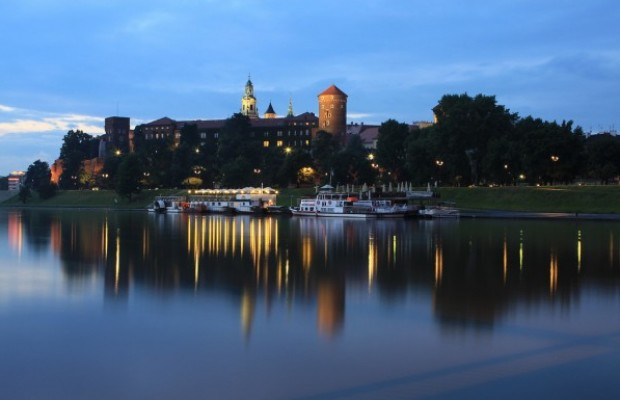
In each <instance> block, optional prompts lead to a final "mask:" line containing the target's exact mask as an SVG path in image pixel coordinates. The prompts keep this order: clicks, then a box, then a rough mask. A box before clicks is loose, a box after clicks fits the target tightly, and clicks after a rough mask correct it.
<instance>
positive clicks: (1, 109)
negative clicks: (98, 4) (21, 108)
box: [0, 104, 15, 113]
mask: <svg viewBox="0 0 620 400" xmlns="http://www.w3.org/2000/svg"><path fill="white" fill-rule="evenodd" d="M13 111H15V108H14V107H9V106H5V105H3V104H0V112H6V113H10V112H13Z"/></svg>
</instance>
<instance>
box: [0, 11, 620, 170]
mask: <svg viewBox="0 0 620 400" xmlns="http://www.w3.org/2000/svg"><path fill="white" fill-rule="evenodd" d="M619 21H620V2H619V1H617V0H563V1H562V0H493V1H491V0H467V1H463V0H434V1H428V0H427V1H419V0H357V1H356V0H351V1H335V0H313V1H311V2H310V1H302V0H226V1H224V0H175V1H169V0H148V1H147V0H105V1H102V0H54V1H51V0H2V1H1V2H0V38H1V39H0V49H1V50H2V51H1V53H0V176H5V175H8V174H9V173H10V172H11V171H14V170H26V169H27V168H28V166H29V165H30V164H31V163H33V162H34V161H36V160H42V161H46V162H48V163H50V164H51V163H52V162H53V161H54V160H55V159H56V158H57V157H58V155H59V152H60V147H61V145H62V138H63V136H64V135H65V134H66V133H67V131H68V130H70V129H82V130H83V131H85V132H87V133H90V134H92V135H95V136H96V135H100V134H102V133H103V123H104V119H105V118H106V117H108V116H114V115H120V116H125V117H130V118H131V125H132V127H133V126H135V125H136V124H140V123H145V122H149V121H153V120H155V119H158V118H161V117H164V116H167V117H170V118H172V119H177V120H187V119H224V118H228V117H230V116H231V115H232V114H233V113H235V112H238V111H239V109H240V107H241V96H242V95H243V90H244V85H245V83H246V81H247V79H248V76H250V77H251V80H252V82H253V83H254V92H255V95H256V97H257V100H258V109H259V113H262V112H264V111H265V110H266V109H267V106H268V105H269V102H270V101H271V103H272V105H273V107H274V109H275V111H276V113H278V114H279V115H285V114H286V112H287V107H288V102H289V99H291V100H292V102H293V108H294V112H295V113H296V114H299V113H302V112H306V111H309V112H314V113H317V95H318V94H319V93H320V92H322V91H323V90H324V89H326V88H327V87H329V86H330V85H332V84H335V85H336V86H338V87H339V88H340V89H341V90H343V91H344V92H345V93H347V94H348V96H349V97H348V105H347V112H348V121H349V122H357V123H361V122H364V123H367V124H380V123H382V122H384V121H386V120H388V119H395V120H397V121H399V122H406V123H411V122H414V121H430V120H432V111H431V109H432V108H433V107H434V106H435V105H436V104H437V103H438V101H439V100H440V99H441V97H442V96H443V95H445V94H462V93H467V94H469V95H471V96H475V95H477V94H484V95H488V96H495V97H496V99H497V103H498V104H500V105H503V106H505V107H506V108H508V109H509V110H510V111H511V112H516V113H518V114H519V116H521V117H526V116H533V117H535V118H541V119H543V120H547V121H558V122H561V121H564V120H567V121H568V120H572V121H573V122H574V125H575V126H581V127H582V128H583V129H584V131H586V132H593V133H596V132H600V131H610V130H612V131H613V130H617V129H618V126H619V125H620V115H619V114H620V23H619Z"/></svg>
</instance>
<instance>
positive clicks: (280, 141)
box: [276, 140, 284, 147]
mask: <svg viewBox="0 0 620 400" xmlns="http://www.w3.org/2000/svg"><path fill="white" fill-rule="evenodd" d="M276 146H277V147H282V146H284V142H283V141H282V140H278V141H277V142H276Z"/></svg>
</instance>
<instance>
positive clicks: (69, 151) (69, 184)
mask: <svg viewBox="0 0 620 400" xmlns="http://www.w3.org/2000/svg"><path fill="white" fill-rule="evenodd" d="M94 148H95V140H94V139H93V137H92V136H91V135H89V134H87V133H84V132H82V131H80V130H76V131H74V130H70V131H69V132H67V134H66V135H65V136H64V137H63V144H62V147H61V148H60V159H61V160H62V175H61V176H60V187H61V188H63V189H75V188H76V187H78V184H79V182H80V177H81V175H82V161H84V160H87V159H89V158H94V157H95V156H96V153H95V154H93V152H94Z"/></svg>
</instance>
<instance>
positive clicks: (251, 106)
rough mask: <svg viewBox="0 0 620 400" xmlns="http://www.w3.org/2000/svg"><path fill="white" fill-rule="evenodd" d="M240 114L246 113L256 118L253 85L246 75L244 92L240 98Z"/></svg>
mask: <svg viewBox="0 0 620 400" xmlns="http://www.w3.org/2000/svg"><path fill="white" fill-rule="evenodd" d="M241 114H243V115H247V116H248V117H250V118H252V119H254V118H258V109H257V107H256V97H254V85H253V84H252V81H251V80H250V77H249V76H248V81H247V82H246V84H245V93H244V95H243V97H242V98H241Z"/></svg>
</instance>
